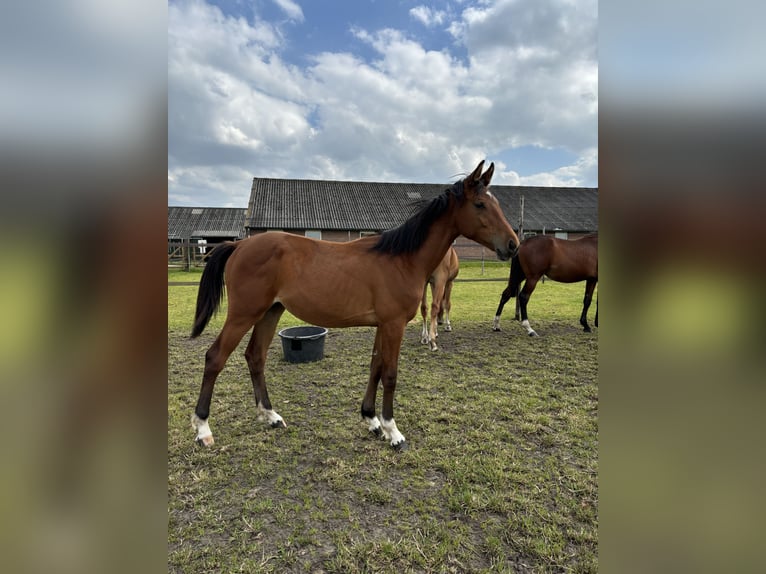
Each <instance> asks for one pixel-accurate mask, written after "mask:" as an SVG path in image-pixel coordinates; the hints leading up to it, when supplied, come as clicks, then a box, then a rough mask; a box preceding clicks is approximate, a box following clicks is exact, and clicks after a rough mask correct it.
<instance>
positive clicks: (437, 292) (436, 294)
mask: <svg viewBox="0 0 766 574" xmlns="http://www.w3.org/2000/svg"><path fill="white" fill-rule="evenodd" d="M443 299H444V285H441V284H438V283H437V284H436V285H434V288H433V292H432V293H431V320H430V329H429V331H428V343H429V344H430V346H431V350H432V351H438V350H439V347H438V346H437V345H436V337H438V336H439V334H438V333H437V331H436V318H437V317H438V315H439V311H440V310H441V306H442V300H443Z"/></svg>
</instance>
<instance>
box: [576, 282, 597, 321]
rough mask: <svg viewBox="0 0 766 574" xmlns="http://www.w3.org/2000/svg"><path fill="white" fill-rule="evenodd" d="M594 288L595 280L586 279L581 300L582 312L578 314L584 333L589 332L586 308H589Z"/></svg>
mask: <svg viewBox="0 0 766 574" xmlns="http://www.w3.org/2000/svg"><path fill="white" fill-rule="evenodd" d="M595 288H596V281H595V280H593V279H588V280H587V281H586V282H585V297H584V298H583V300H582V314H581V315H580V325H582V327H583V329H584V330H585V332H586V333H590V332H591V328H590V325H588V309H589V308H590V303H591V301H592V300H593V290H594V289H595ZM596 313H597V314H596V327H598V311H596Z"/></svg>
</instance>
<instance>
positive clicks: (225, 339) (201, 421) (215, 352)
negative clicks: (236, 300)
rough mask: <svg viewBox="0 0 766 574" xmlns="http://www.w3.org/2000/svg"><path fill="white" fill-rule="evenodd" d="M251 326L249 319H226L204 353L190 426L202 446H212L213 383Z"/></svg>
mask: <svg viewBox="0 0 766 574" xmlns="http://www.w3.org/2000/svg"><path fill="white" fill-rule="evenodd" d="M252 326H253V323H252V321H250V320H249V319H243V318H237V319H231V318H228V319H226V322H225V323H224V325H223V329H221V332H220V333H219V335H218V337H217V338H216V340H215V342H214V343H213V344H212V345H211V346H210V348H209V349H208V350H207V353H205V372H204V374H203V376H202V388H201V389H200V393H199V399H197V406H196V407H195V409H194V414H193V415H192V425H193V426H194V429H195V430H196V431H197V438H196V441H197V443H198V444H200V445H202V446H210V445H212V444H213V433H212V432H211V431H210V425H209V424H208V417H209V416H210V401H211V399H212V398H213V388H214V387H215V381H216V379H217V378H218V374H219V373H220V372H221V370H222V369H223V366H224V365H225V364H226V360H227V359H228V358H229V355H231V353H232V351H234V349H236V348H237V345H238V344H239V342H240V341H241V340H242V337H243V336H244V335H245V333H247V331H248V329H250V327H252Z"/></svg>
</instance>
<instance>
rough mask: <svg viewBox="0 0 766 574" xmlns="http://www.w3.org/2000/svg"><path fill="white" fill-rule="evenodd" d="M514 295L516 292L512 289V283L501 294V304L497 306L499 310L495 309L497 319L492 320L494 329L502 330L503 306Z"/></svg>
mask: <svg viewBox="0 0 766 574" xmlns="http://www.w3.org/2000/svg"><path fill="white" fill-rule="evenodd" d="M514 296H515V293H513V291H511V286H510V285H508V287H506V288H505V289H503V293H502V294H501V295H500V304H499V305H498V306H497V311H495V320H494V321H493V322H492V330H493V331H499V330H500V315H502V313H503V307H505V304H506V303H507V302H508V299H510V298H511V297H514ZM517 318H518V317H517Z"/></svg>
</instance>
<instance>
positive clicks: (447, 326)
mask: <svg viewBox="0 0 766 574" xmlns="http://www.w3.org/2000/svg"><path fill="white" fill-rule="evenodd" d="M444 330H445V331H452V323H450V322H449V311H445V312H444Z"/></svg>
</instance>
